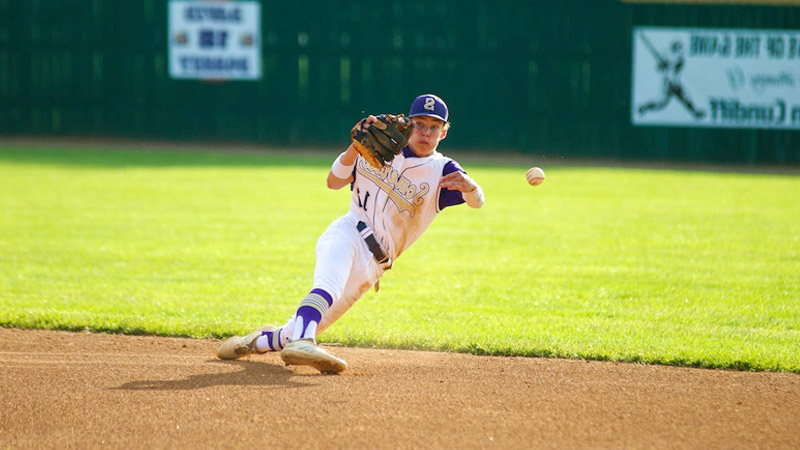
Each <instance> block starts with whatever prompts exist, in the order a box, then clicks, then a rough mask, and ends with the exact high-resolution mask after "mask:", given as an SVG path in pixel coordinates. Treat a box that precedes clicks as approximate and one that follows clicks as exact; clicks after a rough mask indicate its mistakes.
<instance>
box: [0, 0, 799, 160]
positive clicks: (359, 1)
mask: <svg viewBox="0 0 800 450" xmlns="http://www.w3.org/2000/svg"><path fill="white" fill-rule="evenodd" d="M260 4H261V15H262V17H261V33H262V47H261V54H262V73H263V76H262V78H261V79H260V80H258V81H228V82H216V83H215V82H208V81H198V80H175V79H171V78H170V76H169V73H168V72H169V71H168V59H167V58H168V50H167V38H168V32H167V1H165V0H0V133H1V134H3V135H6V136H55V137H59V136H92V137H124V138H134V139H167V140H181V141H186V140H191V141H214V142H245V143H257V144H265V145H279V146H287V145H288V146H331V145H342V146H343V145H345V143H346V142H347V139H348V130H349V128H350V126H351V125H352V124H353V123H354V122H355V121H356V120H357V119H359V118H360V117H361V116H362V115H364V113H374V112H402V111H405V110H406V109H407V108H408V105H409V103H410V102H411V100H412V99H413V97H414V96H415V95H416V94H418V93H423V92H429V91H430V92H435V93H438V94H440V95H441V96H442V97H443V98H445V100H446V101H447V102H448V103H449V105H450V108H451V111H452V122H453V129H452V133H451V135H450V137H449V138H448V141H447V147H448V148H469V149H490V150H493V151H513V152H521V153H525V154H530V155H547V156H548V157H550V156H553V157H560V156H564V157H599V158H626V159H627V158H629V159H636V160H674V161H681V160H684V161H715V162H743V163H778V164H798V163H800V131H796V130H758V129H716V128H705V129H701V128H687V127H674V126H673V127H658V126H646V127H641V126H633V125H631V123H630V115H631V113H630V110H631V108H630V101H631V99H630V97H631V87H630V86H631V45H632V29H633V27H635V26H678V27H722V28H760V29H786V30H798V29H800V7H798V6H758V5H749V6H742V5H735V6H734V5H719V4H702V5H697V4H658V3H629V2H619V1H615V0H564V1H557V0H548V1H544V0H536V1H533V0H524V1H523V0H503V1H491V0H451V1H448V0H431V1H419V2H418V1H407V2H400V1H390V2H375V1H366V0H349V1H342V0H338V1H337V0H304V1H285V0H284V1H278V0H261V2H260ZM798 73H800V63H798ZM798 102H800V99H798Z"/></svg>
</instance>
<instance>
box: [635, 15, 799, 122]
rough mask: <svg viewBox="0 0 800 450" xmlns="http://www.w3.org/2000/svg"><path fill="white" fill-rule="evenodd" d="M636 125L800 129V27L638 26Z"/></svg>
mask: <svg viewBox="0 0 800 450" xmlns="http://www.w3.org/2000/svg"><path fill="white" fill-rule="evenodd" d="M632 60H633V75H632V84H633V86H632V93H631V122H632V123H633V124H634V125H673V126H695V127H736V128H789V129H797V130H800V31H793V30H748V29H714V28H708V29H705V28H660V27H637V28H634V30H633V59H632Z"/></svg>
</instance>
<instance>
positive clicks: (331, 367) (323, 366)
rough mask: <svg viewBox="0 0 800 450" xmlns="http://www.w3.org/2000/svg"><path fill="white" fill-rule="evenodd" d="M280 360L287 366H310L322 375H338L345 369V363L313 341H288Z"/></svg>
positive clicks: (308, 339) (307, 339)
mask: <svg viewBox="0 0 800 450" xmlns="http://www.w3.org/2000/svg"><path fill="white" fill-rule="evenodd" d="M281 359H282V360H283V362H285V363H286V365H287V366H291V365H295V366H311V367H314V368H315V369H317V370H319V371H320V372H322V373H339V372H342V371H344V370H345V369H347V362H345V360H343V359H340V358H337V357H335V356H333V355H331V354H330V353H328V352H326V351H325V350H323V349H322V348H320V347H318V346H317V343H316V342H315V341H314V339H311V338H305V339H298V340H296V341H289V342H288V343H287V344H286V347H284V348H283V350H281Z"/></svg>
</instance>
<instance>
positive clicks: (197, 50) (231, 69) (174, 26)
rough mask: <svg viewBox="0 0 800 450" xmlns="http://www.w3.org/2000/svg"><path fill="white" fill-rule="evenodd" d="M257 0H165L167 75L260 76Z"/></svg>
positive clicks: (259, 14)
mask: <svg viewBox="0 0 800 450" xmlns="http://www.w3.org/2000/svg"><path fill="white" fill-rule="evenodd" d="M260 23H261V5H260V3H258V2H252V1H248V2H225V1H207V0H201V1H191V0H171V1H170V2H169V30H168V31H169V74H170V76H171V77H172V78H183V79H192V78H194V79H214V80H257V79H259V78H261V36H260V30H261V28H260Z"/></svg>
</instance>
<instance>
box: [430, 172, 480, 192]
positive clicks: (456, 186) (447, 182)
mask: <svg viewBox="0 0 800 450" xmlns="http://www.w3.org/2000/svg"><path fill="white" fill-rule="evenodd" d="M439 186H440V187H443V188H445V189H450V190H451V191H461V192H472V191H474V190H475V189H478V183H476V182H475V181H474V180H473V179H472V178H470V177H469V175H467V174H465V173H464V172H453V173H448V174H447V175H445V176H443V177H442V179H441V180H440V181H439Z"/></svg>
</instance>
